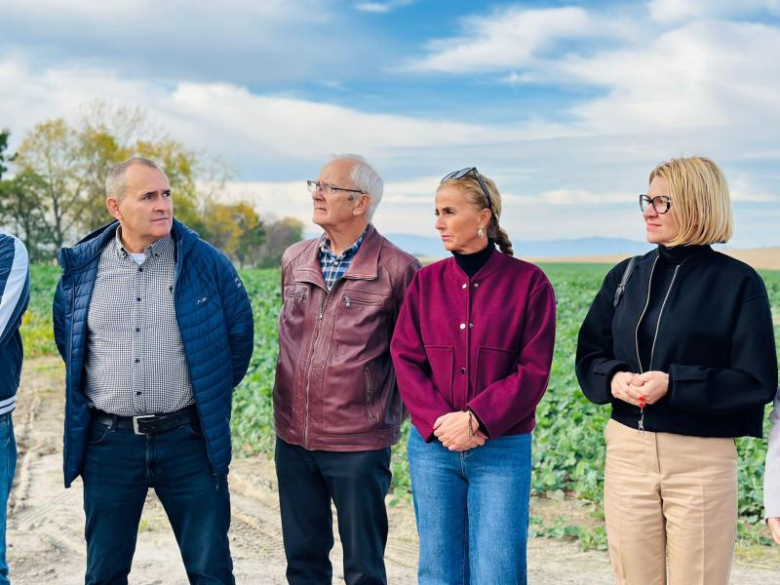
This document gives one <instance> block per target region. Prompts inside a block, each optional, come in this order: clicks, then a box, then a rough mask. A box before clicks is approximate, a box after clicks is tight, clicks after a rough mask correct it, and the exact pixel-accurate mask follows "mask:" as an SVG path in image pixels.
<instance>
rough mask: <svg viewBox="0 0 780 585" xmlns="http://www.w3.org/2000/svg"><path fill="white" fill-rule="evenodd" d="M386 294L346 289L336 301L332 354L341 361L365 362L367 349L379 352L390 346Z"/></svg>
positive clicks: (372, 352)
mask: <svg viewBox="0 0 780 585" xmlns="http://www.w3.org/2000/svg"><path fill="white" fill-rule="evenodd" d="M386 300H387V299H386V297H385V296H384V295H382V294H379V293H376V294H373V293H369V292H364V291H351V290H345V291H344V293H343V294H342V295H341V296H340V297H339V298H338V300H335V301H334V305H335V306H334V309H335V311H334V313H335V324H334V327H333V337H332V345H331V348H332V352H331V353H332V357H333V358H334V359H335V360H337V361H351V360H358V361H362V360H363V359H364V356H365V354H366V351H368V352H371V355H373V356H375V355H379V354H381V353H382V352H384V351H386V350H387V347H388V345H389V335H388V331H387V329H388V320H387V313H386V308H385V301H386Z"/></svg>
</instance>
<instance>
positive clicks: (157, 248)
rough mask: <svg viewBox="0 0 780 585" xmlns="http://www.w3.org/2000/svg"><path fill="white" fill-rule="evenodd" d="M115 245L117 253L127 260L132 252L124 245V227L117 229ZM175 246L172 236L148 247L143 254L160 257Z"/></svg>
mask: <svg viewBox="0 0 780 585" xmlns="http://www.w3.org/2000/svg"><path fill="white" fill-rule="evenodd" d="M114 243H115V244H116V253H117V255H118V256H119V257H120V258H127V257H128V256H129V255H130V252H128V251H127V249H126V248H125V246H124V244H123V243H122V226H119V227H117V228H116V234H115V235H114ZM172 245H173V238H172V237H171V235H170V234H168V235H167V236H165V237H164V238H160V239H159V240H157V241H156V242H154V243H153V244H151V245H149V246H147V247H146V248H145V249H144V251H143V253H144V254H146V255H147V257H149V256H152V255H153V256H159V255H160V254H161V253H162V252H164V251H166V250H168V249H169V248H170V247H171V246H172Z"/></svg>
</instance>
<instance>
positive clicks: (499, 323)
mask: <svg viewBox="0 0 780 585" xmlns="http://www.w3.org/2000/svg"><path fill="white" fill-rule="evenodd" d="M500 214H501V197H500V195H499V193H498V190H497V189H496V186H495V184H494V183H493V181H491V180H490V179H488V178H487V177H485V176H483V175H480V174H479V172H478V171H477V169H476V168H473V167H471V168H467V169H463V170H461V171H456V172H454V173H451V174H449V175H447V176H446V177H444V179H443V180H442V182H441V184H440V185H439V188H438V190H437V193H436V217H437V220H436V229H437V230H438V231H439V234H440V236H441V239H442V242H443V244H444V247H445V249H447V250H449V251H450V252H452V254H453V257H451V258H447V259H446V260H442V261H440V262H436V263H434V264H431V265H429V266H426V267H425V268H423V269H422V270H420V271H419V272H418V273H417V274H416V275H415V277H414V279H413V280H412V283H411V285H410V286H409V288H408V290H407V293H406V299H405V301H404V304H403V306H402V308H401V313H400V315H399V318H398V321H397V323H396V328H395V334H394V336H393V341H392V344H391V352H392V356H393V363H394V365H395V370H396V373H397V376H398V385H399V388H400V391H401V396H402V398H403V400H404V403H405V404H406V407H407V408H408V409H409V412H410V413H411V417H412V424H413V425H414V428H412V430H411V433H410V436H409V467H410V472H411V479H412V490H413V495H414V506H415V515H416V518H417V531H418V534H419V537H420V557H419V569H418V577H419V583H420V585H432V584H461V583H463V584H465V583H470V582H471V583H490V584H491V585H501V584H504V583H506V584H509V583H511V584H520V583H523V584H524V583H526V538H527V532H528V501H529V494H530V475H531V431H533V428H534V413H535V409H536V404H537V403H538V402H539V400H540V399H541V397H542V395H543V394H544V391H545V389H546V387H547V382H548V379H549V376H550V365H551V362H552V355H553V345H554V342H555V296H554V293H553V289H552V286H551V285H550V282H549V281H548V280H547V277H546V276H545V275H544V273H543V272H542V271H541V270H540V269H539V268H538V267H536V266H534V265H533V264H529V263H527V262H523V261H522V260H518V259H516V258H513V257H512V254H513V251H512V244H511V242H510V241H509V238H508V236H507V234H506V232H505V231H504V230H503V229H501V228H500V227H499V225H498V219H499V216H500ZM496 245H498V247H499V248H500V251H498V250H496Z"/></svg>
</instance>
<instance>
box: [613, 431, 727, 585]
mask: <svg viewBox="0 0 780 585" xmlns="http://www.w3.org/2000/svg"><path fill="white" fill-rule="evenodd" d="M604 435H605V437H606V440H607V464H606V472H605V477H604V514H605V517H606V524H607V540H608V542H609V557H610V560H611V561H612V567H613V569H614V571H615V577H616V579H617V582H618V583H620V584H624V585H665V584H667V583H668V584H669V585H728V583H729V574H730V573H731V560H732V556H733V553H734V540H735V538H736V530H737V449H736V446H735V444H734V440H733V439H707V438H702V437H686V436H683V435H674V434H672V433H651V432H648V431H645V432H643V433H640V432H639V431H637V430H635V429H631V428H629V427H627V426H625V425H622V424H620V423H618V422H615V421H614V420H611V419H610V421H609V423H608V424H607V428H606V430H605V431H604Z"/></svg>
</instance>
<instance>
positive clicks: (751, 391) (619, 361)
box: [576, 246, 777, 437]
mask: <svg viewBox="0 0 780 585" xmlns="http://www.w3.org/2000/svg"><path fill="white" fill-rule="evenodd" d="M658 254H659V252H658V249H655V250H653V251H651V252H649V253H647V254H645V255H644V256H642V258H640V259H639V261H638V262H637V264H636V267H635V269H634V272H633V274H632V276H631V279H630V280H629V282H628V285H627V287H626V291H625V294H624V296H623V299H622V301H621V303H620V304H619V305H618V307H617V309H615V308H613V304H612V301H613V298H614V294H615V289H616V288H617V286H618V284H619V283H620V279H621V277H622V276H623V272H624V270H625V267H626V265H627V263H628V260H625V261H623V262H621V263H620V264H618V265H617V266H615V267H614V268H613V269H612V270H610V272H609V273H608V274H607V276H606V278H605V279H604V283H603V285H602V287H601V290H599V292H598V294H597V295H596V298H595V300H594V301H593V305H592V306H591V308H590V311H589V312H588V315H587V317H586V318H585V322H584V323H583V324H582V327H581V328H580V333H579V337H578V342H577V364H576V371H577V378H578V380H579V382H580V386H581V387H582V391H583V392H584V393H585V396H587V397H588V399H589V400H591V401H592V402H595V403H596V404H607V403H612V418H614V419H615V420H617V421H618V422H621V423H623V424H625V425H627V426H630V427H633V428H637V426H638V421H639V417H640V410H639V408H638V407H636V406H633V405H630V404H628V403H626V402H623V401H622V400H617V399H615V398H613V396H612V393H611V390H610V382H611V380H612V376H613V374H615V372H619V371H630V372H641V371H642V370H641V365H640V363H639V356H638V353H639V352H638V347H637V328H638V325H639V320H640V318H641V316H642V313H643V310H644V308H645V306H646V304H647V300H648V294H649V290H650V279H651V274H652V270H653V266H654V265H655V262H656V261H657V258H658ZM648 369H652V370H660V371H663V372H667V373H668V374H669V392H668V393H667V394H666V395H665V396H664V397H663V398H661V400H659V401H658V402H657V403H655V404H653V405H648V406H646V407H645V418H644V428H645V430H648V431H653V432H669V433H676V434H680V435H688V436H697V437H741V436H752V437H761V435H762V429H763V419H764V405H765V404H767V403H768V402H771V401H772V399H773V398H774V396H775V390H776V388H777V355H776V353H775V337H774V331H773V325H772V316H771V313H770V309H769V299H768V296H767V292H766V287H765V286H764V282H763V280H761V277H760V276H759V275H758V273H756V271H755V270H753V269H752V268H751V267H750V266H748V265H747V264H745V263H743V262H740V261H739V260H736V259H734V258H731V257H729V256H726V255H725V254H721V253H719V252H715V251H714V250H712V249H711V248H710V247H709V246H703V247H701V251H700V252H699V253H696V254H693V255H691V256H689V257H687V258H686V259H685V260H684V261H683V262H682V264H680V265H679V267H678V268H677V273H676V275H675V277H674V281H673V283H672V286H671V290H670V292H669V296H668V298H667V301H666V304H665V305H664V308H663V311H662V313H661V316H660V319H659V325H658V334H657V336H656V339H655V345H654V350H653V355H652V360H651V364H650V368H648Z"/></svg>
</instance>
